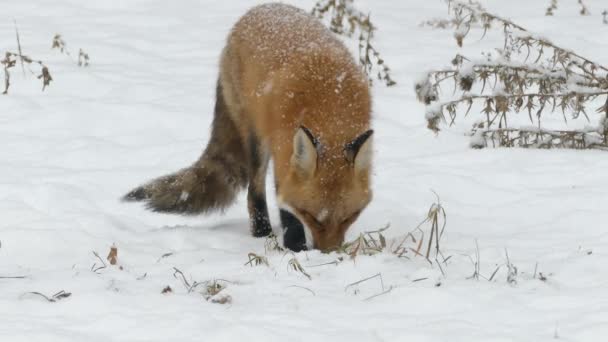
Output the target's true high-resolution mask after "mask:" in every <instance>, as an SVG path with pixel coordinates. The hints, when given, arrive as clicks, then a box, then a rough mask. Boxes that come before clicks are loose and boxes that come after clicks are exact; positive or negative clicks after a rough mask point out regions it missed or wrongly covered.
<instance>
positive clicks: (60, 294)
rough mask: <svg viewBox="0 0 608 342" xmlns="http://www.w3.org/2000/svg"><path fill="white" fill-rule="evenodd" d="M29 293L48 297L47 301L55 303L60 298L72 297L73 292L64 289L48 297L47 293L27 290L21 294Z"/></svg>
mask: <svg viewBox="0 0 608 342" xmlns="http://www.w3.org/2000/svg"><path fill="white" fill-rule="evenodd" d="M28 294H29V295H35V296H39V297H42V298H44V299H46V301H47V302H49V303H55V302H57V301H59V300H62V299H65V298H68V297H70V296H71V295H72V293H71V292H65V291H64V290H61V291H59V292H57V293H55V294H54V295H52V296H50V297H48V296H46V295H44V294H42V293H40V292H26V293H24V294H23V295H21V297H23V296H25V295H28Z"/></svg>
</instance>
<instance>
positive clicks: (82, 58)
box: [78, 49, 89, 67]
mask: <svg viewBox="0 0 608 342" xmlns="http://www.w3.org/2000/svg"><path fill="white" fill-rule="evenodd" d="M78 66H81V67H88V66H89V54H88V53H86V52H84V51H83V50H82V49H80V50H79V51H78Z"/></svg>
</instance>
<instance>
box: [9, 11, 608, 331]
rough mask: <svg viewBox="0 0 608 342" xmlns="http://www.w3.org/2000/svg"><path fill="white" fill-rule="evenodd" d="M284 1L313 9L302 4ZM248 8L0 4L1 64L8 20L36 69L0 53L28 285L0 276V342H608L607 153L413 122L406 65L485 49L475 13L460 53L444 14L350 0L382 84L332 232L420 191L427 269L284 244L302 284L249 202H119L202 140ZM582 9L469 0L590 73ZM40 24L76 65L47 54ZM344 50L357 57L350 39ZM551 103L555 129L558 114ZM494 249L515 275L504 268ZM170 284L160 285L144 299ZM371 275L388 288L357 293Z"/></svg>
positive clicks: (590, 39)
mask: <svg viewBox="0 0 608 342" xmlns="http://www.w3.org/2000/svg"><path fill="white" fill-rule="evenodd" d="M289 2H290V3H293V4H296V5H298V6H300V7H303V8H306V9H307V10H309V9H312V7H313V1H312V0H310V1H309V0H297V1H289ZM254 3H259V2H257V1H246V0H233V1H222V2H217V1H208V0H205V1H203V0H181V1H162V0H146V1H143V0H128V1H127V0H106V1H82V0H55V1H43V0H22V1H2V2H0V13H2V16H1V17H2V20H0V53H1V54H2V56H3V53H4V51H5V50H11V51H14V50H16V49H17V47H16V43H15V32H14V26H13V21H12V19H13V18H14V19H16V21H17V24H18V26H19V31H20V36H21V44H22V47H23V49H24V53H25V54H27V55H30V56H31V57H33V58H37V59H41V60H43V61H45V63H46V64H47V65H48V66H49V69H50V71H51V74H52V76H53V79H54V81H53V82H52V83H51V85H50V87H48V88H47V90H46V91H45V92H44V93H41V92H40V88H41V84H40V81H39V80H37V79H35V78H34V76H32V75H29V72H27V71H26V73H27V74H28V76H27V77H26V78H24V77H23V75H22V72H21V69H20V66H19V65H17V67H16V68H14V69H12V75H13V77H12V85H11V88H10V89H9V94H8V95H3V96H1V97H0V146H1V148H0V213H2V216H1V218H2V219H1V220H0V242H1V245H0V277H11V276H12V277H14V276H25V277H26V278H24V279H6V278H0V341H10V342H18V341H45V342H54V341H70V342H82V341H91V342H95V341H104V342H107V341H159V342H160V341H163V342H164V341H181V342H187V341H241V340H243V339H248V340H251V341H326V340H331V341H336V342H337V341H349V342H353V341H408V340H409V341H421V342H422V341H431V342H438V341H466V342H472V341H483V342H488V341H531V342H542V341H555V340H558V341H576V342H579V341H590V342H599V341H603V340H604V339H605V338H606V336H608V290H607V288H608V272H607V271H606V265H608V230H607V228H606V222H608V210H606V199H607V198H608V177H607V176H606V170H608V158H607V156H608V155H607V154H606V153H605V152H602V151H568V150H532V149H526V150H521V149H484V150H475V149H471V148H470V147H469V138H468V137H466V136H465V135H464V134H463V133H464V132H467V131H468V130H469V129H470V126H468V125H466V124H464V123H461V122H457V123H456V126H455V127H452V128H447V127H445V124H442V125H443V127H442V131H441V132H440V133H439V134H438V135H435V134H434V133H433V132H431V131H429V130H428V129H427V128H426V119H425V115H424V114H425V108H424V106H423V105H422V104H420V103H418V102H417V101H416V94H415V93H414V92H413V91H412V85H413V84H414V81H415V80H416V77H417V75H419V73H420V71H422V70H430V69H433V68H435V67H441V66H443V65H446V63H448V62H449V61H450V60H451V59H452V58H453V56H454V55H455V54H456V53H457V52H459V53H464V54H466V53H467V51H478V50H479V49H480V48H484V49H486V50H488V51H489V50H491V49H492V48H493V47H500V46H502V39H501V37H500V35H499V34H496V32H494V33H493V32H488V37H487V38H486V39H484V40H482V41H479V39H478V37H481V35H482V31H481V29H479V28H475V27H473V28H472V31H471V32H470V33H469V36H467V37H466V38H465V40H464V47H463V48H462V49H458V48H457V47H456V44H455V42H454V38H453V37H452V31H450V30H433V29H431V28H428V27H420V26H419V23H420V22H422V21H424V20H426V19H428V18H433V17H437V16H444V15H445V14H446V12H447V11H446V6H445V4H444V3H443V2H442V1H414V0H399V1H397V0H395V1H388V0H384V1H371V0H355V5H356V6H357V8H358V9H360V10H361V11H362V12H363V13H371V14H372V16H371V19H372V21H373V22H374V23H375V24H376V26H377V27H378V31H377V32H376V35H375V37H374V40H375V43H374V47H375V48H377V49H378V51H380V52H381V54H382V57H383V59H384V60H385V61H386V63H387V64H388V65H389V66H390V67H391V71H392V73H393V74H392V77H393V78H394V79H395V80H396V81H397V82H398V85H397V86H395V87H392V88H386V87H384V86H382V85H381V83H380V82H376V84H375V86H374V89H373V92H374V115H375V119H374V129H375V134H374V136H375V138H374V139H375V140H374V144H375V145H374V149H375V156H374V159H375V163H374V179H373V184H374V200H373V201H372V203H371V204H370V206H369V207H368V208H367V209H366V210H365V211H364V212H363V214H362V215H361V217H360V218H359V219H358V221H357V222H356V223H355V225H354V226H353V228H352V230H350V231H349V232H348V234H347V239H354V238H356V237H357V236H358V234H359V233H361V232H363V231H368V230H374V229H378V228H380V227H383V226H385V225H386V224H387V223H391V227H390V229H388V230H387V231H386V232H385V234H386V235H387V236H388V237H397V236H402V235H404V234H406V233H407V232H409V231H411V230H413V229H414V228H415V227H416V226H417V225H418V223H419V222H420V221H422V220H423V219H424V218H425V217H426V215H427V210H428V208H429V206H430V205H431V203H433V201H435V195H434V194H433V192H432V191H435V192H437V193H438V194H439V196H440V199H441V203H442V205H443V206H444V207H445V209H446V212H447V228H446V232H445V235H444V237H443V239H442V241H441V247H442V250H443V253H444V255H446V256H451V257H450V259H449V260H448V262H447V265H443V271H444V272H445V275H442V273H441V270H439V268H438V267H436V266H431V265H429V263H428V262H426V261H425V260H424V259H422V258H420V257H413V255H410V256H411V259H410V260H408V259H405V258H397V257H396V256H394V255H392V254H390V253H381V254H378V255H376V256H370V257H368V256H359V257H358V258H356V259H355V260H350V259H349V258H348V257H347V256H343V255H338V254H336V253H333V254H322V253H319V252H317V251H311V252H302V253H299V254H297V255H295V257H296V258H297V260H298V261H299V263H300V264H301V265H302V267H303V268H304V269H305V270H306V272H307V273H308V274H309V275H310V279H308V278H307V277H306V276H304V275H303V274H301V273H299V272H297V271H294V270H293V268H291V266H289V262H290V260H292V258H293V256H292V255H290V254H287V255H284V254H283V253H279V252H275V251H269V252H265V241H264V239H255V238H253V237H251V236H250V232H249V226H248V218H247V209H246V198H245V194H242V195H241V196H240V197H239V201H238V203H237V204H236V205H235V206H234V207H232V208H230V209H228V210H226V212H225V213H224V214H223V215H220V214H216V215H209V216H202V217H181V216H172V215H162V214H157V213H152V212H149V211H146V210H145V209H144V208H143V207H142V206H140V205H137V204H131V203H129V204H127V203H122V202H120V201H119V198H120V197H121V196H122V195H123V194H125V193H126V192H127V191H128V190H130V189H132V188H133V187H134V186H136V185H138V184H141V183H143V182H145V181H147V180H150V179H151V178H153V177H156V176H160V175H163V174H167V173H169V172H172V171H176V170H178V169H180V168H182V167H186V166H188V165H190V164H191V163H192V162H193V161H195V160H196V158H198V157H199V155H200V153H201V151H202V149H203V148H204V146H205V143H206V141H207V139H208V138H209V127H210V124H211V120H212V111H213V106H214V90H215V84H216V77H217V65H218V61H219V55H220V52H221V49H222V47H223V44H224V42H225V38H226V35H227V34H228V32H229V30H230V28H231V25H232V24H233V23H234V22H235V21H236V20H237V18H238V17H239V16H240V15H242V14H243V13H244V12H245V11H246V9H247V8H249V7H250V6H252V5H253V4H254ZM585 4H586V5H587V7H588V8H589V10H590V11H591V13H592V16H580V15H579V14H578V7H577V4H576V2H575V1H571V2H560V8H559V10H558V11H556V13H555V16H553V17H545V16H544V12H545V9H546V7H547V6H548V1H524V0H513V1H483V5H484V7H485V8H487V9H488V10H490V11H492V12H495V13H497V14H499V15H501V16H502V17H508V18H511V19H513V20H514V21H515V22H517V23H518V24H521V25H522V26H524V27H527V28H529V29H530V30H531V32H534V34H537V35H538V36H542V37H548V38H550V39H551V41H553V42H555V43H556V44H558V45H560V46H564V48H568V49H570V50H573V51H576V52H577V53H579V54H581V55H583V56H588V57H589V58H590V59H592V60H595V61H598V62H599V63H602V64H603V65H608V42H607V41H606V37H607V36H608V25H603V24H602V20H601V15H600V13H601V11H603V9H604V8H605V7H606V5H605V2H604V1H603V0H586V1H585ZM494 30H497V32H498V33H500V32H499V31H500V28H494ZM55 33H61V34H62V35H63V38H64V39H65V41H66V43H67V46H68V48H69V49H70V51H71V53H72V57H68V56H66V55H61V54H59V53H58V52H57V51H52V50H50V46H51V40H52V37H53V35H54V34H55ZM348 42H349V46H350V47H352V51H353V52H354V53H355V56H356V51H357V48H356V46H357V41H356V39H354V40H350V41H348ZM79 48H82V49H84V50H85V51H86V52H87V53H88V54H89V56H90V58H91V66H90V67H89V68H79V67H78V66H77V65H76V61H75V54H76V53H77V51H78V49H79ZM468 49H471V50H468ZM461 50H463V51H461ZM473 57H475V56H473ZM32 69H34V67H32ZM0 77H1V76H0ZM474 114H475V113H474V112H473V111H472V112H471V114H469V116H471V120H473V119H474V118H475V115H474ZM590 115H592V113H591V111H590ZM521 116H522V119H523V120H524V122H525V120H526V119H527V115H525V114H522V115H521ZM554 116H555V120H556V121H557V122H561V121H563V120H562V117H561V113H556V114H555V115H554ZM268 183H269V187H268V193H269V210H270V212H271V216H272V217H271V219H272V220H273V224H274V225H275V229H276V230H277V232H278V215H277V214H278V209H277V207H276V199H275V198H274V196H273V192H274V191H273V188H272V183H273V182H272V181H269V182H268ZM476 242H477V244H478V246H479V251H478V252H477V248H476ZM112 245H115V246H116V247H117V249H118V264H117V265H113V266H112V265H109V263H108V261H105V257H106V255H107V254H108V252H109V251H110V247H111V246H112ZM505 250H506V251H508V255H509V261H510V263H511V264H512V265H514V266H516V267H517V270H518V272H517V274H514V273H513V269H511V272H509V268H508V267H507V265H506V263H507V259H506V253H505ZM93 251H95V252H96V253H98V255H99V256H100V257H101V258H102V259H104V261H105V263H106V264H108V265H107V267H105V268H101V269H98V270H96V272H93V271H92V269H97V268H99V267H100V265H101V261H100V260H99V259H98V258H97V257H96V256H95V255H94V254H93ZM250 252H253V253H256V254H257V255H261V256H266V257H267V259H268V263H269V266H265V265H260V266H254V267H250V266H248V265H247V266H245V263H246V262H247V261H248V254H249V253H250ZM477 254H478V255H479V268H480V272H481V274H482V275H484V276H485V277H487V278H489V277H490V276H491V275H492V273H493V272H494V271H495V270H496V269H497V267H498V266H500V268H498V271H497V273H496V274H495V276H494V277H493V279H492V281H487V280H484V279H479V280H475V279H469V277H470V276H471V275H472V274H473V273H474V270H475V266H474V264H473V262H472V260H473V261H475V260H477V257H476V255H477ZM339 258H342V261H341V262H337V263H331V262H333V261H337V260H339ZM328 263H329V264H328ZM322 264H324V265H322ZM292 265H293V264H292ZM318 265H321V266H318ZM174 267H176V268H177V269H179V270H181V271H182V272H183V274H184V275H185V277H186V278H187V281H188V282H189V284H190V285H192V284H193V283H194V282H195V281H197V282H203V283H204V282H208V281H213V280H217V282H218V283H220V284H222V286H226V289H225V290H223V291H222V292H220V296H219V297H222V296H227V295H229V296H230V297H231V302H230V303H226V304H217V303H212V302H211V300H210V301H207V300H206V299H205V298H204V297H203V295H201V294H200V292H201V291H202V290H203V288H204V287H205V286H206V285H209V284H210V283H204V284H203V285H199V286H198V287H196V288H195V289H194V290H193V291H190V292H188V291H187V289H186V287H185V286H184V285H183V284H182V279H181V277H180V276H179V274H177V275H176V276H174V273H175V270H174ZM378 273H380V274H381V275H382V284H381V283H380V281H379V280H380V278H379V277H376V278H373V279H371V280H369V281H367V282H364V283H362V284H360V285H357V286H348V285H349V284H351V283H354V282H357V281H359V280H362V279H364V278H367V277H371V276H374V275H376V274H378ZM535 273H536V276H535ZM541 273H542V276H541ZM541 278H542V279H544V280H541ZM509 279H510V280H511V281H508V280H509ZM167 286H170V287H171V289H172V292H169V293H166V294H161V291H162V290H163V289H164V288H166V287H167ZM383 288H384V289H385V290H386V289H391V288H392V290H391V291H390V292H388V293H386V294H383V295H380V296H378V297H375V298H372V299H370V300H364V299H365V298H368V297H370V296H374V295H376V294H378V293H380V292H381V291H382V289H383ZM61 290H64V291H66V292H69V293H71V296H70V297H68V298H64V299H61V300H58V301H57V302H54V303H50V302H47V301H46V300H45V299H43V298H42V297H40V296H38V295H32V294H27V293H28V292H40V293H42V294H45V295H46V296H52V295H53V294H55V293H57V292H59V291H61ZM224 291H225V292H224ZM219 297H218V299H219ZM212 298H216V297H212Z"/></svg>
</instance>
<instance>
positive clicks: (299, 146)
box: [291, 126, 318, 177]
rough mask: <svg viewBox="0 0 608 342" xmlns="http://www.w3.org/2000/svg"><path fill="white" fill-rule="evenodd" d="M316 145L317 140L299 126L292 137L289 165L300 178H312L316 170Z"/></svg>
mask: <svg viewBox="0 0 608 342" xmlns="http://www.w3.org/2000/svg"><path fill="white" fill-rule="evenodd" d="M317 145H318V142H317V139H316V138H315V137H314V136H313V135H312V133H311V132H310V130H309V129H308V128H306V127H304V126H300V128H298V131H297V132H296V135H294V137H293V154H292V155H291V164H292V165H293V166H294V167H295V168H296V169H297V170H298V172H299V173H300V174H301V175H302V176H305V177H309V176H312V175H313V174H314V173H315V170H316V169H317Z"/></svg>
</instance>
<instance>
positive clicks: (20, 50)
mask: <svg viewBox="0 0 608 342" xmlns="http://www.w3.org/2000/svg"><path fill="white" fill-rule="evenodd" d="M13 23H14V24H15V36H16V37H17V51H19V55H23V50H22V49H21V39H19V29H18V28H17V20H15V19H13ZM21 71H23V77H25V65H24V64H23V58H21Z"/></svg>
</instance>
